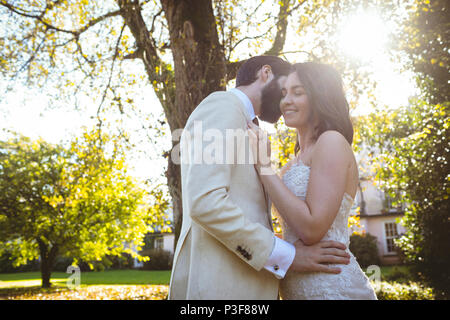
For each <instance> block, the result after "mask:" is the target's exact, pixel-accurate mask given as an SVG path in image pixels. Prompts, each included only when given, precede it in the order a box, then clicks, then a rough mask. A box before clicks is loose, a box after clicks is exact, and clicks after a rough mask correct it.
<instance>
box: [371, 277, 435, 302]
mask: <svg viewBox="0 0 450 320" xmlns="http://www.w3.org/2000/svg"><path fill="white" fill-rule="evenodd" d="M372 286H373V287H374V289H375V294H376V295H377V298H378V300H434V299H435V295H434V292H433V289H431V288H427V287H424V286H422V285H421V284H419V283H416V282H410V283H409V284H400V283H395V282H394V283H390V282H385V281H375V282H372Z"/></svg>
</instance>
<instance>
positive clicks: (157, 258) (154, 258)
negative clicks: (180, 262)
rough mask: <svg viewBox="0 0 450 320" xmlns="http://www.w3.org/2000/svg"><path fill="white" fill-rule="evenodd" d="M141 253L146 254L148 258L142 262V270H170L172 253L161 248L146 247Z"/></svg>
mask: <svg viewBox="0 0 450 320" xmlns="http://www.w3.org/2000/svg"><path fill="white" fill-rule="evenodd" d="M141 255H143V256H148V257H149V258H150V260H148V261H145V262H144V266H143V268H142V269H144V270H171V269H172V260H173V255H172V253H171V252H170V251H167V250H161V249H147V250H143V251H142V252H141Z"/></svg>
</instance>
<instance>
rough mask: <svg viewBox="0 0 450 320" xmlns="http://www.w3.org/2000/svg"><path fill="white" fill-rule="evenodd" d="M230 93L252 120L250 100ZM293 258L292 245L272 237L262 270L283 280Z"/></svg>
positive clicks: (253, 116)
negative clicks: (238, 100)
mask: <svg viewBox="0 0 450 320" xmlns="http://www.w3.org/2000/svg"><path fill="white" fill-rule="evenodd" d="M230 92H232V93H234V94H235V95H236V96H237V97H238V98H239V99H240V100H241V101H242V103H243V104H244V106H245V109H246V110H247V113H248V115H249V117H250V119H251V120H253V119H254V118H255V117H256V115H255V109H253V104H252V102H251V101H250V98H249V97H248V96H247V95H246V94H245V93H244V92H242V91H241V90H239V89H236V88H232V89H231V90H230ZM294 257H295V247H294V245H292V244H291V243H289V242H287V241H284V240H282V239H280V238H278V237H276V236H275V235H274V244H273V249H272V253H271V255H270V257H269V259H268V260H267V262H266V264H265V265H264V269H266V270H268V271H270V272H271V273H273V274H274V275H275V277H277V278H278V279H283V278H284V276H285V275H286V272H287V270H288V269H289V267H290V266H291V264H292V262H293V261H294Z"/></svg>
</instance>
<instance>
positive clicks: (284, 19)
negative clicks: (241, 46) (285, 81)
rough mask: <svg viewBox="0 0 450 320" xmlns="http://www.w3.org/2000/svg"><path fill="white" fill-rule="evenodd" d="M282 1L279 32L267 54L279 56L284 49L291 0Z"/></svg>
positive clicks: (279, 14)
mask: <svg viewBox="0 0 450 320" xmlns="http://www.w3.org/2000/svg"><path fill="white" fill-rule="evenodd" d="M279 3H280V12H279V13H278V21H277V34H276V35H275V40H274V42H273V45H272V48H270V49H269V50H267V51H266V52H265V53H264V54H265V55H273V56H277V55H278V54H279V53H280V52H281V50H283V47H284V43H285V41H286V30H287V25H288V17H289V14H290V10H289V8H290V6H291V1H290V0H281V1H279Z"/></svg>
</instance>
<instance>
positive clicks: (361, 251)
mask: <svg viewBox="0 0 450 320" xmlns="http://www.w3.org/2000/svg"><path fill="white" fill-rule="evenodd" d="M349 249H350V251H351V252H352V253H353V255H354V256H355V258H356V261H358V263H359V265H360V266H361V267H362V268H367V267H368V266H370V265H379V264H380V257H379V255H378V247H377V238H376V237H374V236H372V235H370V234H368V233H366V234H361V235H360V234H353V235H351V236H350V246H349Z"/></svg>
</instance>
